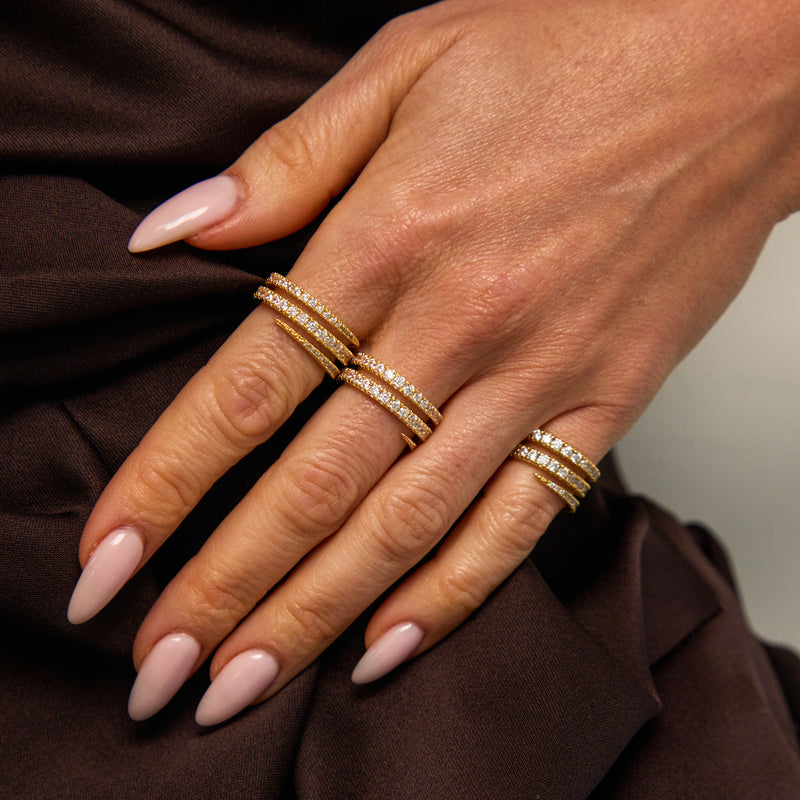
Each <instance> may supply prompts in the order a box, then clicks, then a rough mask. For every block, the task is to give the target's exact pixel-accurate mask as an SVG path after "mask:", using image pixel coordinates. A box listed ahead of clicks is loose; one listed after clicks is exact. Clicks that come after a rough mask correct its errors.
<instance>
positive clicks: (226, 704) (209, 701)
mask: <svg viewBox="0 0 800 800" xmlns="http://www.w3.org/2000/svg"><path fill="white" fill-rule="evenodd" d="M279 669H280V667H279V666H278V662H277V661H276V660H275V657H274V656H272V655H271V654H270V653H267V652H266V651H265V650H245V652H244V653H239V655H238V656H236V657H235V658H233V659H231V660H230V661H229V662H228V663H227V664H226V665H225V666H224V667H223V669H222V671H221V672H220V673H219V675H217V677H216V678H214V680H213V681H212V683H211V686H209V687H208V689H207V690H206V693H205V694H204V695H203V699H202V700H201V701H200V705H199V706H197V713H196V714H195V717H194V718H195V720H196V721H197V724H198V725H219V723H220V722H225V720H226V719H230V718H231V717H232V716H233V715H234V714H238V713H239V712H240V711H241V710H242V709H243V708H246V707H247V706H249V705H250V703H252V702H253V700H255V699H256V698H257V697H258V696H259V695H260V694H262V693H263V692H265V691H266V690H267V688H268V687H269V685H270V684H271V683H272V682H273V681H274V680H275V678H276V677H277V675H278V670H279Z"/></svg>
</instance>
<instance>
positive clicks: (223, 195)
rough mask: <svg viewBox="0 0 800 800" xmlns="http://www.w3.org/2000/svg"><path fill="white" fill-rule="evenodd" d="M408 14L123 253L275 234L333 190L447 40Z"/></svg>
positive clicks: (246, 241)
mask: <svg viewBox="0 0 800 800" xmlns="http://www.w3.org/2000/svg"><path fill="white" fill-rule="evenodd" d="M418 14H419V12H417V14H409V15H406V16H404V17H398V18H397V19H395V20H393V21H392V22H390V23H389V24H388V25H385V26H384V27H383V28H382V29H381V30H380V31H379V32H378V33H377V34H376V35H375V36H374V37H373V38H372V39H371V40H370V41H369V42H368V43H367V44H366V45H365V46H364V47H363V48H362V49H361V50H360V51H359V52H358V53H357V54H356V55H355V56H354V57H353V58H352V59H351V60H350V61H349V62H348V63H347V64H346V65H345V66H344V67H343V68H342V69H341V71H340V72H338V73H337V74H336V75H335V76H334V77H333V78H332V79H331V80H330V81H329V82H328V83H327V84H325V86H323V87H322V88H321V89H320V90H319V91H317V92H316V93H315V94H314V95H312V96H311V97H310V98H309V99H308V100H307V101H306V102H305V103H304V104H303V105H302V106H300V108H298V109H297V110H296V111H295V112H294V113H293V114H292V115H291V116H289V117H287V118H286V119H284V120H282V121H281V122H279V123H277V124H276V125H274V126H273V127H272V128H270V129H269V130H267V131H266V132H265V133H263V134H262V135H261V136H260V137H259V138H258V139H257V140H256V141H255V142H254V143H253V144H252V145H251V146H250V147H249V148H248V149H247V150H246V151H245V152H244V153H243V154H242V155H241V156H240V157H239V159H238V160H237V161H236V162H235V163H234V164H232V165H231V166H230V167H229V168H228V169H227V170H225V171H224V172H223V173H222V174H220V175H217V176H216V177H214V178H210V179H208V180H205V181H202V182H200V183H197V184H195V185H194V186H190V187H189V188H188V189H185V190H184V191H182V192H180V193H179V194H177V195H175V196H174V197H172V198H171V199H170V200H167V201H166V202H165V203H163V204H162V205H160V206H159V207H158V208H156V209H155V210H154V211H152V212H151V213H150V214H149V215H148V216H147V217H145V218H144V220H142V222H141V223H140V225H139V227H138V228H137V229H136V230H135V231H134V233H133V236H132V237H131V240H130V242H129V244H128V249H129V250H130V251H131V252H134V253H135V252H141V251H144V250H151V249H153V248H155V247H161V246H162V245H165V244H169V243H171V242H176V241H179V240H181V239H186V240H188V242H189V243H190V244H192V245H194V246H195V247H202V248H205V249H209V250H226V249H234V248H239V247H250V246H252V245H256V244H262V243H264V242H268V241H272V240H273V239H279V238H281V237H282V236H286V235H288V234H289V233H292V232H294V231H296V230H298V229H300V228H302V227H303V226H304V225H306V224H308V223H309V222H310V221H311V220H312V219H314V217H316V216H317V214H319V213H320V212H321V211H322V210H323V209H324V208H325V207H326V206H327V204H328V203H329V202H330V200H331V198H332V197H335V196H336V195H337V194H339V193H340V192H342V191H343V190H344V189H345V188H346V187H347V186H348V185H349V184H350V183H351V182H352V181H353V179H354V178H355V177H356V175H357V174H358V173H359V172H360V171H361V169H362V168H363V167H364V165H365V164H366V163H367V161H369V159H370V157H371V156H372V154H373V153H374V152H375V151H376V150H377V149H378V147H379V146H380V145H381V143H382V142H383V141H384V139H385V138H386V135H387V133H388V131H389V126H390V123H391V121H392V117H393V115H394V112H395V110H396V109H397V107H398V106H399V105H400V103H401V102H402V100H403V98H404V97H405V95H406V94H407V93H408V91H409V89H410V88H411V87H412V86H413V85H414V83H415V81H416V80H417V79H418V78H419V76H420V75H421V74H422V73H423V72H424V71H425V70H426V69H427V68H428V66H429V65H430V64H431V63H433V61H435V60H436V58H438V56H439V55H440V54H441V53H442V52H443V51H444V50H446V49H447V48H448V47H449V46H450V45H451V44H452V42H453V41H454V39H455V38H456V37H455V35H454V33H453V31H452V29H451V30H450V31H449V36H448V31H447V30H446V29H447V28H448V27H449V26H436V27H435V28H434V27H433V26H430V25H428V24H422V25H421V24H420V20H419V19H418Z"/></svg>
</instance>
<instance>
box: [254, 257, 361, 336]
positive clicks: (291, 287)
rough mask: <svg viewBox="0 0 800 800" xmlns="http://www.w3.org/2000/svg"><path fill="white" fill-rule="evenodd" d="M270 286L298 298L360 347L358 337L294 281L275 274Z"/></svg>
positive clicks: (269, 281) (270, 279)
mask: <svg viewBox="0 0 800 800" xmlns="http://www.w3.org/2000/svg"><path fill="white" fill-rule="evenodd" d="M267 285H268V286H277V287H278V288H279V289H282V290H283V291H284V292H286V294H290V295H292V297H296V298H297V299H298V300H299V301H300V302H301V303H303V305H305V306H307V307H308V308H310V309H311V310H312V311H313V312H314V313H315V314H318V315H319V316H320V317H322V319H324V320H325V321H326V322H328V323H329V324H330V325H331V327H333V328H334V329H335V330H337V331H338V332H339V333H340V334H341V335H342V336H344V338H345V339H346V340H347V341H348V342H350V344H351V345H353V347H358V337H357V336H356V335H355V334H354V333H353V332H352V331H351V330H350V328H348V327H347V325H345V324H344V323H343V322H342V321H341V320H340V319H339V317H337V316H336V314H334V313H333V312H332V311H330V310H329V309H327V308H325V306H324V305H322V303H320V301H319V300H317V299H316V297H314V296H313V295H310V294H309V293H308V292H306V291H305V290H304V289H302V288H301V287H300V286H298V285H297V284H296V283H294V281H290V280H289V279H288V278H286V277H285V276H283V275H280V274H279V273H277V272H273V273H272V275H270V276H269V278H268V279H267Z"/></svg>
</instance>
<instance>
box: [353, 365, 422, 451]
mask: <svg viewBox="0 0 800 800" xmlns="http://www.w3.org/2000/svg"><path fill="white" fill-rule="evenodd" d="M339 380H341V381H343V382H344V383H347V384H349V385H350V386H354V387H355V388H356V389H360V390H361V391H362V392H364V394H365V395H367V397H371V398H372V399H373V400H374V401H375V402H376V403H378V404H380V405H382V406H383V407H384V408H385V409H386V410H387V411H390V412H391V413H392V414H394V415H395V416H396V417H397V418H398V419H399V420H400V421H401V422H403V423H404V424H405V425H406V427H407V428H408V429H409V430H410V431H411V432H412V433H413V434H414V435H415V436H417V437H418V438H419V440H420V441H422V442H424V441H425V440H426V439H427V438H428V437H429V436H430V435H431V433H432V431H431V429H430V428H429V427H428V426H427V425H426V424H425V422H423V420H422V419H420V417H419V416H417V414H415V413H414V412H413V411H412V410H411V409H410V408H409V407H408V406H407V405H405V403H403V402H402V401H401V400H400V398H399V397H397V396H395V395H394V394H392V392H390V391H389V390H388V389H387V388H386V387H385V386H383V385H382V384H380V383H378V382H377V381H374V380H372V378H370V377H368V376H367V375H364V374H363V373H361V372H356V370H354V369H349V368H348V369H345V370H342V373H341V374H340V375H339ZM400 435H401V436H402V437H403V440H404V441H405V442H406V444H407V445H408V446H409V447H410V448H411V449H412V450H413V449H414V448H415V447H416V446H417V445H416V442H414V440H413V439H411V438H410V437H408V436H406V435H405V434H400Z"/></svg>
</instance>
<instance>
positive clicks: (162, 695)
mask: <svg viewBox="0 0 800 800" xmlns="http://www.w3.org/2000/svg"><path fill="white" fill-rule="evenodd" d="M199 655H200V644H199V642H198V641H197V640H196V639H194V638H192V637H191V636H189V635H188V634H187V633H171V634H169V635H168V636H165V637H164V638H163V639H160V640H159V641H158V642H157V643H156V645H155V647H153V649H152V650H151V651H150V652H149V654H148V655H147V658H146V659H145V660H144V662H143V663H142V666H141V667H140V669H139V674H138V675H137V676H136V680H135V681H134V684H133V688H132V689H131V696H130V697H129V698H128V714H129V716H130V718H131V719H135V720H136V721H137V722H138V721H139V720H143V719H147V718H148V717H152V716H153V714H155V713H156V712H157V711H161V709H162V708H164V706H165V705H166V704H167V703H168V702H169V701H170V700H171V699H172V697H173V696H174V694H175V692H177V691H178V689H180V688H181V686H183V683H184V681H185V680H186V679H187V678H188V677H189V675H190V674H191V672H192V668H193V667H194V665H195V663H196V662H197V657H198V656H199Z"/></svg>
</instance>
